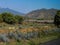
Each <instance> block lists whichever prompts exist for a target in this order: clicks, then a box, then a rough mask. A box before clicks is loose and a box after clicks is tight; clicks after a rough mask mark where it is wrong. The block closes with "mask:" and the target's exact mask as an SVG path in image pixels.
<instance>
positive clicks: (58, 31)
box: [0, 29, 60, 42]
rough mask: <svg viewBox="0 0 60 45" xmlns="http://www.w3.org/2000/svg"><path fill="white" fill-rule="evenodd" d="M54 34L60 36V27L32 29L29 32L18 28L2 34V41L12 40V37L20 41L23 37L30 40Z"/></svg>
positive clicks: (0, 35)
mask: <svg viewBox="0 0 60 45" xmlns="http://www.w3.org/2000/svg"><path fill="white" fill-rule="evenodd" d="M52 35H57V36H58V37H60V29H52V30H43V31H32V32H27V33H21V32H19V31H17V30H16V31H15V32H9V33H7V34H0V41H2V42H10V41H11V39H12V40H16V41H17V42H20V41H21V40H22V39H26V40H29V39H31V38H40V37H44V36H52Z"/></svg>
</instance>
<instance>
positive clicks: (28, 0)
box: [0, 0, 60, 13]
mask: <svg viewBox="0 0 60 45" xmlns="http://www.w3.org/2000/svg"><path fill="white" fill-rule="evenodd" d="M0 8H10V9H13V10H16V11H19V12H22V13H28V12H30V11H32V10H36V9H41V8H46V9H50V8H55V9H60V0H0Z"/></svg>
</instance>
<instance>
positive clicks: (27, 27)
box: [0, 23, 60, 45]
mask: <svg viewBox="0 0 60 45" xmlns="http://www.w3.org/2000/svg"><path fill="white" fill-rule="evenodd" d="M9 27H10V28H9ZM11 27H16V28H12V29H11ZM17 27H18V28H17ZM58 38H60V28H57V27H55V26H54V25H53V24H33V23H29V24H23V25H1V26H0V45H40V44H42V43H44V42H48V41H51V40H54V39H58Z"/></svg>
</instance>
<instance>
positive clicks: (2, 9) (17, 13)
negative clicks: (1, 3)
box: [0, 8, 24, 15]
mask: <svg viewBox="0 0 60 45" xmlns="http://www.w3.org/2000/svg"><path fill="white" fill-rule="evenodd" d="M3 12H9V13H12V14H14V15H24V13H21V12H18V11H15V10H13V9H9V8H0V13H3Z"/></svg>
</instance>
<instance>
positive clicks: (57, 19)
mask: <svg viewBox="0 0 60 45" xmlns="http://www.w3.org/2000/svg"><path fill="white" fill-rule="evenodd" d="M54 24H55V25H56V26H57V27H60V10H58V11H57V13H56V15H55V18H54Z"/></svg>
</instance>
